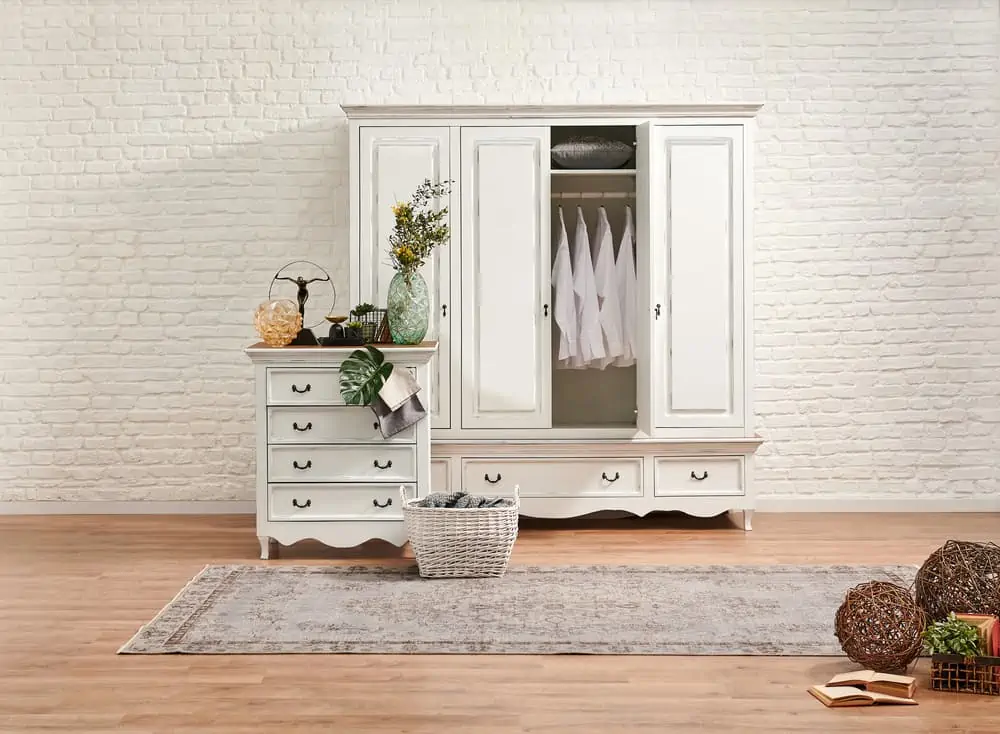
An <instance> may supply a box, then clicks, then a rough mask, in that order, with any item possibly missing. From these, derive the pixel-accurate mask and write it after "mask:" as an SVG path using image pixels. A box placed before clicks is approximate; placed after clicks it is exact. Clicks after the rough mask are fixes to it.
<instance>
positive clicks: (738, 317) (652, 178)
mask: <svg viewBox="0 0 1000 734" xmlns="http://www.w3.org/2000/svg"><path fill="white" fill-rule="evenodd" d="M757 109H758V107H757V106H746V105H720V106H628V107H615V106H608V107H489V106H477V107H439V106H407V107H403V106H377V107H371V106H359V107H345V108H344V110H345V113H346V115H347V117H348V122H349V127H350V192H351V201H350V212H351V302H352V305H353V304H354V303H358V302H370V303H375V304H377V305H384V304H385V301H386V294H387V290H388V285H389V280H390V279H391V276H392V270H391V267H390V266H389V264H388V257H387V254H386V250H387V241H388V236H389V234H390V232H391V230H392V224H393V219H392V213H391V206H392V204H393V203H394V202H395V201H397V200H406V199H408V198H409V196H410V195H411V194H412V192H413V190H414V189H415V188H416V186H417V185H418V184H419V183H420V182H421V181H423V180H424V179H425V178H429V179H431V180H435V181H440V180H451V181H453V184H452V191H451V194H450V196H449V197H448V200H447V201H443V202H441V204H443V205H447V206H448V208H449V211H450V216H449V220H450V224H451V232H452V235H451V242H450V243H449V244H448V245H447V246H445V247H442V248H439V250H438V251H437V254H436V256H435V258H434V259H433V261H432V262H429V263H428V264H427V266H426V270H425V277H426V278H427V280H428V283H429V284H431V291H432V293H433V303H432V319H431V321H432V325H431V330H430V331H429V333H428V337H427V338H428V339H436V340H437V341H438V342H439V349H438V352H437V354H436V355H435V357H434V359H433V360H432V363H431V365H430V374H431V381H432V385H431V390H430V392H431V413H432V438H431V457H432V469H431V476H432V488H433V489H434V490H448V489H451V490H455V489H464V490H467V491H471V492H477V493H478V492H484V493H493V494H502V493H504V492H505V491H509V490H510V488H511V487H513V485H514V484H519V485H520V493H521V497H522V507H523V510H522V512H523V514H525V515H528V516H535V517H572V516H578V515H583V514H587V513H591V512H596V511H600V510H623V511H627V512H631V513H634V514H637V515H644V514H646V513H649V512H651V511H654V510H678V511H683V512H686V513H690V514H694V515H699V516H710V515H716V514H720V513H723V512H727V511H730V510H742V511H743V513H744V514H743V517H744V522H745V528H746V529H747V530H749V529H750V516H751V514H752V511H753V508H754V487H753V479H752V477H753V472H752V459H753V454H754V452H755V451H756V449H757V447H758V446H759V445H760V443H761V440H760V439H759V438H758V437H756V436H755V434H754V428H753V403H752V397H753V390H752V377H753V362H752V356H753V339H752V337H753V323H752V317H753V300H752V286H753V272H752V263H753V253H752V243H753V231H752V213H753V196H752V187H751V184H752V180H753V176H752V170H751V165H752V155H751V154H752V151H753V142H752V135H753V128H754V116H755V114H756V112H757ZM588 135H589V136H600V137H603V138H607V139H612V140H617V141H621V142H625V143H628V144H630V145H633V146H634V150H635V153H634V156H633V159H632V160H631V161H629V162H628V163H627V164H625V165H624V166H623V167H622V168H616V169H610V170H580V169H566V168H560V167H559V166H557V165H555V164H553V163H552V158H551V153H550V151H551V148H552V146H553V145H555V144H557V143H559V142H561V141H566V140H568V139H571V138H574V137H578V136H588ZM560 207H561V209H562V212H563V218H564V220H565V222H566V226H567V228H568V229H569V238H570V241H571V242H572V241H573V239H574V230H575V226H574V225H575V224H576V222H577V220H578V215H579V214H582V216H583V219H584V221H585V222H586V226H587V227H588V229H589V232H590V234H591V235H593V233H594V231H595V227H596V226H597V222H598V214H599V208H601V207H603V211H604V213H605V214H606V215H607V221H608V222H609V223H610V226H611V232H612V237H613V241H614V246H615V247H616V248H617V247H618V246H619V243H620V241H621V238H622V235H623V233H624V227H625V218H626V207H628V208H629V209H630V210H631V215H632V218H633V219H634V223H635V242H634V255H635V260H634V267H635V273H636V275H635V291H636V293H637V296H636V303H637V308H636V309H635V315H634V317H633V320H632V321H630V326H631V328H632V330H633V332H634V336H635V347H636V357H635V360H634V363H631V364H628V365H627V366H616V365H613V364H612V365H608V366H604V367H603V368H599V367H596V366H591V367H588V368H583V369H564V368H562V367H561V366H560V365H559V364H558V359H557V357H558V343H559V338H560V332H559V329H558V327H557V326H556V325H555V324H554V323H553V315H554V314H553V304H554V298H555V294H554V289H553V280H552V270H553V258H554V257H555V256H556V245H555V243H556V242H557V237H558V226H557V225H558V223H559V211H560Z"/></svg>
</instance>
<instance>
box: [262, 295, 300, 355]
mask: <svg viewBox="0 0 1000 734" xmlns="http://www.w3.org/2000/svg"><path fill="white" fill-rule="evenodd" d="M253 325H254V328H256V329H257V333H258V334H259V335H260V338H261V340H262V341H263V342H264V343H265V344H267V346H269V347H283V346H286V345H288V344H291V343H292V340H293V339H295V337H296V336H297V335H298V333H299V331H300V330H301V329H302V314H300V313H299V308H298V306H296V305H295V303H293V302H292V301H290V300H287V299H284V298H282V299H278V300H274V301H265V302H264V303H262V304H260V306H258V307H257V311H256V312H255V313H254V315H253Z"/></svg>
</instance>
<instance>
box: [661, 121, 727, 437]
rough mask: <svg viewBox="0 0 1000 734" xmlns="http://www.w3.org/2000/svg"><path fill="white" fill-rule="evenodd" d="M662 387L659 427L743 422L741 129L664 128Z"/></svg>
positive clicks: (698, 426)
mask: <svg viewBox="0 0 1000 734" xmlns="http://www.w3.org/2000/svg"><path fill="white" fill-rule="evenodd" d="M653 140H654V141H655V142H654V146H653V151H652V155H654V156H660V157H661V160H662V161H663V163H664V165H662V166H656V167H655V171H656V172H657V176H658V178H659V180H658V182H657V183H656V184H654V187H653V201H652V206H653V207H657V208H660V209H661V211H662V212H663V214H662V217H661V220H660V223H661V225H662V226H661V227H660V228H659V231H658V232H656V233H655V234H654V242H655V247H654V255H653V258H652V259H653V263H652V264H653V270H654V274H653V277H654V287H653V303H654V309H656V304H659V306H660V308H659V309H658V314H657V315H656V316H655V317H654V322H653V323H654V326H653V352H654V361H655V362H656V363H657V364H658V365H659V366H658V367H654V373H653V389H654V392H655V405H656V409H655V415H656V426H657V427H659V428H729V427H740V426H742V425H743V422H744V409H743V389H744V388H743V386H744V374H743V370H744V356H743V319H744V305H743V238H744V234H745V233H744V211H743V207H744V204H743V186H744V180H743V136H742V127H740V126H738V125H711V126H709V125H705V126H694V125H692V126H659V127H657V128H656V129H655V131H654V133H653Z"/></svg>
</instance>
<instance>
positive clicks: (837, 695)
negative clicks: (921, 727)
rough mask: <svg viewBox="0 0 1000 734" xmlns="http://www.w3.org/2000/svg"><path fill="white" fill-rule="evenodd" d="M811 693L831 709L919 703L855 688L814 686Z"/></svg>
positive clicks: (910, 699)
mask: <svg viewBox="0 0 1000 734" xmlns="http://www.w3.org/2000/svg"><path fill="white" fill-rule="evenodd" d="M809 693H811V694H812V695H813V696H814V697H815V698H818V699H819V700H820V701H822V703H823V705H824V706H829V707H830V708H840V707H844V706H874V705H876V704H900V705H903V706H916V705H917V702H916V701H914V700H913V699H912V698H903V697H902V696H889V695H887V694H885V693H875V692H874V691H863V690H861V689H860V688H855V687H853V686H813V687H812V688H810V689H809Z"/></svg>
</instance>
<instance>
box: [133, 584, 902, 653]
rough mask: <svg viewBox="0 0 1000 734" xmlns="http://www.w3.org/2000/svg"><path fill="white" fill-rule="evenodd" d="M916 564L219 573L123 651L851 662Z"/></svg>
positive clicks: (189, 591)
mask: <svg viewBox="0 0 1000 734" xmlns="http://www.w3.org/2000/svg"><path fill="white" fill-rule="evenodd" d="M915 573H916V568H915V567H908V566H551V567H540V566H517V565H512V566H510V567H509V568H508V570H507V573H506V575H505V576H503V577H500V578H491V579H422V578H420V576H419V575H418V574H417V570H416V567H415V566H414V567H412V568H385V567H381V568H379V567H371V566H207V567H206V568H205V569H204V570H203V571H202V572H201V573H200V574H198V576H196V577H195V578H194V579H193V580H192V581H191V582H190V583H189V584H188V585H187V586H186V587H185V588H184V589H183V590H182V591H181V592H180V593H179V594H178V595H177V597H176V598H174V600H173V601H171V602H170V603H169V604H168V605H167V606H166V607H165V608H164V609H163V610H162V611H161V612H160V613H159V615H157V617H156V618H155V619H153V621H151V622H150V623H149V624H147V625H145V626H143V627H142V629H140V630H139V632H138V633H137V634H136V635H135V637H133V638H132V639H131V640H130V641H129V642H128V643H126V644H125V645H124V646H123V647H122V648H121V649H120V650H119V652H122V653H146V654H158V653H199V654H208V653H252V654H256V653H423V654H440V653H464V654H474V653H494V654H495V653H507V654H559V653H585V654H609V655H824V656H825V655H841V654H842V652H841V650H840V646H839V644H838V643H837V639H836V637H835V636H834V633H833V621H834V615H835V614H836V611H837V608H838V607H839V606H840V603H841V601H843V598H844V594H845V593H846V592H847V590H848V589H850V588H851V587H852V586H854V585H856V584H859V583H862V582H864V581H870V580H887V581H892V582H895V583H897V584H900V585H902V586H906V587H909V586H910V585H911V583H912V581H913V578H914V575H915Z"/></svg>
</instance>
